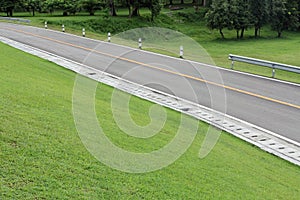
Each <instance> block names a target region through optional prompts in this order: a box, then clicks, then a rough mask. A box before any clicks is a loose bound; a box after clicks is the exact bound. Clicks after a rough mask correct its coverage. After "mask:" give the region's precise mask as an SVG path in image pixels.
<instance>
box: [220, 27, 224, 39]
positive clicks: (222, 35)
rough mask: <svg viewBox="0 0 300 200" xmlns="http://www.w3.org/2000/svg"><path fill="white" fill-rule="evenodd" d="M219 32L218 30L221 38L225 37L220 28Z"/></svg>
mask: <svg viewBox="0 0 300 200" xmlns="http://www.w3.org/2000/svg"><path fill="white" fill-rule="evenodd" d="M219 32H220V34H221V36H222V39H225V36H224V33H223V31H222V29H219Z"/></svg>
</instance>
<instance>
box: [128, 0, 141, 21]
mask: <svg viewBox="0 0 300 200" xmlns="http://www.w3.org/2000/svg"><path fill="white" fill-rule="evenodd" d="M127 2H128V10H129V17H133V16H139V15H140V12H139V9H140V3H141V2H140V0H127Z"/></svg>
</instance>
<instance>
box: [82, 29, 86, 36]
mask: <svg viewBox="0 0 300 200" xmlns="http://www.w3.org/2000/svg"><path fill="white" fill-rule="evenodd" d="M82 36H83V37H85V29H84V28H83V29H82Z"/></svg>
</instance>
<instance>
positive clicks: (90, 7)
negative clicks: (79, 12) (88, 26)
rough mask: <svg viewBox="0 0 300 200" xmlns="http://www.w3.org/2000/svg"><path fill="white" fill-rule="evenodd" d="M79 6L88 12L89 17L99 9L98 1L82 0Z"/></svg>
mask: <svg viewBox="0 0 300 200" xmlns="http://www.w3.org/2000/svg"><path fill="white" fill-rule="evenodd" d="M81 6H82V8H83V9H85V10H86V11H88V12H89V14H90V15H91V16H92V15H95V12H96V11H97V10H99V9H100V8H101V4H100V1H99V0H82V1H81Z"/></svg>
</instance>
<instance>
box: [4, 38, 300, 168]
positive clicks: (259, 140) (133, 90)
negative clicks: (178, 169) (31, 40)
mask: <svg viewBox="0 0 300 200" xmlns="http://www.w3.org/2000/svg"><path fill="white" fill-rule="evenodd" d="M0 41H2V42H3V43H6V44H8V45H10V46H12V47H15V48H17V49H20V50H22V51H25V52H28V53H30V54H33V55H36V56H38V57H41V58H43V59H46V60H49V61H52V62H54V63H56V64H58V65H60V66H62V67H64V68H67V69H69V70H72V71H74V72H76V73H79V74H81V75H84V76H86V77H89V78H91V79H93V80H96V81H98V82H101V83H104V84H107V85H110V86H112V87H115V88H117V89H119V90H122V91H124V92H127V93H129V94H132V95H135V96H138V97H140V98H142V99H146V100H149V101H151V102H154V103H157V104H159V105H162V106H165V107H168V108H171V109H173V110H176V111H179V112H181V113H184V114H187V115H190V116H192V117H195V118H196V119H199V120H201V121H204V122H207V123H209V124H211V125H213V126H215V127H217V128H219V129H221V130H224V131H226V132H228V133H230V134H232V135H234V136H236V137H238V138H240V139H242V140H244V141H246V142H249V143H251V144H253V145H255V146H257V147H259V148H261V149H262V150H264V151H266V152H269V153H271V154H274V155H276V156H278V157H280V158H283V159H285V160H287V161H289V162H291V163H294V164H296V165H298V166H300V144H299V143H297V142H295V141H292V140H290V139H288V138H284V137H282V136H280V135H277V134H276V133H273V132H270V131H268V130H265V129H263V128H260V127H258V126H255V125H253V124H250V123H248V122H245V121H242V120H239V119H237V118H234V117H231V116H228V115H226V114H223V113H220V112H217V111H214V110H212V109H210V108H207V107H204V106H201V105H198V104H195V103H193V102H190V101H187V100H185V99H181V98H178V97H176V96H172V95H169V94H167V93H164V92H161V91H158V90H155V89H152V88H148V87H145V86H142V85H138V84H136V83H133V82H130V81H128V80H124V79H121V78H119V77H116V76H113V75H111V74H107V73H105V72H102V71H98V70H96V69H94V68H91V67H89V66H85V65H82V64H80V63H77V62H74V61H71V60H68V59H66V58H62V57H60V56H57V55H55V54H51V53H49V52H46V51H43V50H40V49H37V48H34V47H31V46H28V45H25V44H22V43H19V42H16V41H13V40H10V39H7V38H4V37H0Z"/></svg>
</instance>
